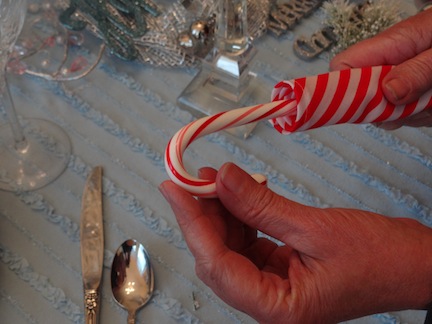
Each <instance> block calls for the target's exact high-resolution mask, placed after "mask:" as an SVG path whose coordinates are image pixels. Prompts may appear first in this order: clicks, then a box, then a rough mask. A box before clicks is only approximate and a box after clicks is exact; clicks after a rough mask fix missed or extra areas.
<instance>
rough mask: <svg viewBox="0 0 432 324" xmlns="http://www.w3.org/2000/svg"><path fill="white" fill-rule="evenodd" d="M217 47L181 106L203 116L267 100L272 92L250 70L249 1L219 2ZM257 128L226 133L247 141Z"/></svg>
mask: <svg viewBox="0 0 432 324" xmlns="http://www.w3.org/2000/svg"><path fill="white" fill-rule="evenodd" d="M214 44H215V45H214V48H213V49H212V50H210V51H209V53H208V54H207V56H206V57H205V58H204V59H203V60H202V66H201V70H200V71H199V73H198V74H197V75H196V77H195V78H194V79H193V80H192V82H191V83H190V84H189V85H188V86H187V87H186V89H185V90H184V91H183V92H182V93H181V95H180V96H179V97H178V99H177V103H178V105H179V106H180V107H181V108H184V109H187V110H189V111H191V112H192V113H193V114H194V115H195V116H197V117H202V116H203V115H214V114H217V113H220V112H223V111H227V110H230V109H235V108H239V107H243V106H251V105H253V104H257V103H262V102H265V101H268V97H269V91H265V89H264V87H263V86H262V84H260V82H259V79H258V78H257V76H256V75H255V74H254V73H253V72H252V71H251V63H252V61H253V59H254V57H255V54H256V49H255V48H254V47H253V46H252V44H251V42H250V39H249V36H248V27H247V0H219V8H218V12H217V14H216V25H215V32H214ZM254 127H255V124H249V125H244V126H241V127H236V128H234V129H230V130H227V131H228V132H229V133H231V134H234V135H236V136H239V137H242V138H247V137H248V136H249V135H250V133H251V132H252V130H253V129H254Z"/></svg>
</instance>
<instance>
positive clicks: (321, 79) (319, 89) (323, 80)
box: [296, 73, 329, 128]
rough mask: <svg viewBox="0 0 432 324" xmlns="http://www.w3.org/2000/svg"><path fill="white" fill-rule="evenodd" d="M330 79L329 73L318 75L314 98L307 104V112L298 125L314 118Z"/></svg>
mask: <svg viewBox="0 0 432 324" xmlns="http://www.w3.org/2000/svg"><path fill="white" fill-rule="evenodd" d="M328 79H329V75H328V73H325V74H320V75H318V76H317V82H316V85H315V89H313V93H312V98H311V99H310V102H309V104H308V105H307V107H306V109H305V112H304V113H303V116H302V118H301V119H300V121H299V122H298V123H297V125H300V126H301V125H304V124H305V123H307V122H308V121H309V120H310V119H311V118H312V116H313V114H314V113H315V111H316V110H317V108H318V106H319V104H320V102H321V100H322V98H323V97H324V93H325V90H326V88H327V84H328ZM296 86H297V84H296ZM304 88H305V87H304V86H303V87H302V89H304ZM309 91H310V90H309ZM302 93H304V92H303V91H302ZM298 102H300V100H298ZM297 127H298V126H297ZM297 127H296V128H297Z"/></svg>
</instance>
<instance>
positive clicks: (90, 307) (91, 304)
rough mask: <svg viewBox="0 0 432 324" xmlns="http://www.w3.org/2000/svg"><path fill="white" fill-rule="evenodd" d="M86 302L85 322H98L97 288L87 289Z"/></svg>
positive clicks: (87, 323) (96, 323)
mask: <svg viewBox="0 0 432 324" xmlns="http://www.w3.org/2000/svg"><path fill="white" fill-rule="evenodd" d="M84 302H85V304H84V305H85V310H84V316H85V324H98V315H99V292H98V291H97V290H96V289H88V290H85V291H84Z"/></svg>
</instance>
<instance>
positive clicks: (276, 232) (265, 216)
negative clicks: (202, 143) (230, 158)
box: [216, 163, 319, 254]
mask: <svg viewBox="0 0 432 324" xmlns="http://www.w3.org/2000/svg"><path fill="white" fill-rule="evenodd" d="M216 190H217V194H218V197H219V199H220V200H221V202H222V203H223V205H224V206H225V207H226V208H227V209H228V210H229V211H230V212H231V214H233V215H234V216H235V217H236V218H238V219H239V220H240V221H242V222H244V223H245V224H247V225H249V226H250V227H252V228H256V229H258V230H260V231H262V232H263V233H266V234H267V235H270V236H272V237H274V238H276V239H278V240H280V241H282V242H284V243H286V244H288V245H289V246H291V247H292V248H294V249H296V250H298V251H301V252H305V253H307V252H308V251H305V246H304V245H305V243H307V241H305V239H307V237H310V235H306V232H310V231H311V230H312V231H315V229H314V228H313V227H314V226H315V225H314V223H315V222H314V221H310V220H311V218H312V217H313V216H314V215H316V208H313V207H308V206H304V205H301V204H299V203H296V202H293V201H290V200H288V199H286V198H284V197H282V196H279V195H277V194H276V193H274V192H272V191H271V190H270V189H268V188H267V187H266V186H263V185H262V184H259V183H257V182H256V181H255V180H254V179H253V178H252V177H251V176H250V175H249V174H247V173H246V172H245V171H243V170H242V169H240V168H239V167H238V166H236V165H234V164H233V163H226V164H224V165H223V166H222V167H221V168H220V170H219V172H218V174H217V177H216ZM318 230H319V229H318ZM300 238H301V239H300ZM299 242H302V244H303V246H299ZM310 243H311V242H310ZM307 254H309V253H307Z"/></svg>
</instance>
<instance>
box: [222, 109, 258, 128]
mask: <svg viewBox="0 0 432 324" xmlns="http://www.w3.org/2000/svg"><path fill="white" fill-rule="evenodd" d="M262 106H263V104H261V105H257V106H255V107H252V108H250V109H248V110H247V111H246V112H245V113H243V114H241V115H240V116H239V117H237V118H236V119H234V120H233V121H231V122H230V123H228V124H227V125H225V126H224V128H229V127H230V126H231V125H234V124H235V123H237V121H239V120H242V119H243V118H246V117H247V116H249V115H250V114H252V113H253V112H255V111H256V110H257V109H260V108H261V107H262ZM258 118H260V117H258ZM250 123H252V121H250Z"/></svg>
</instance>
